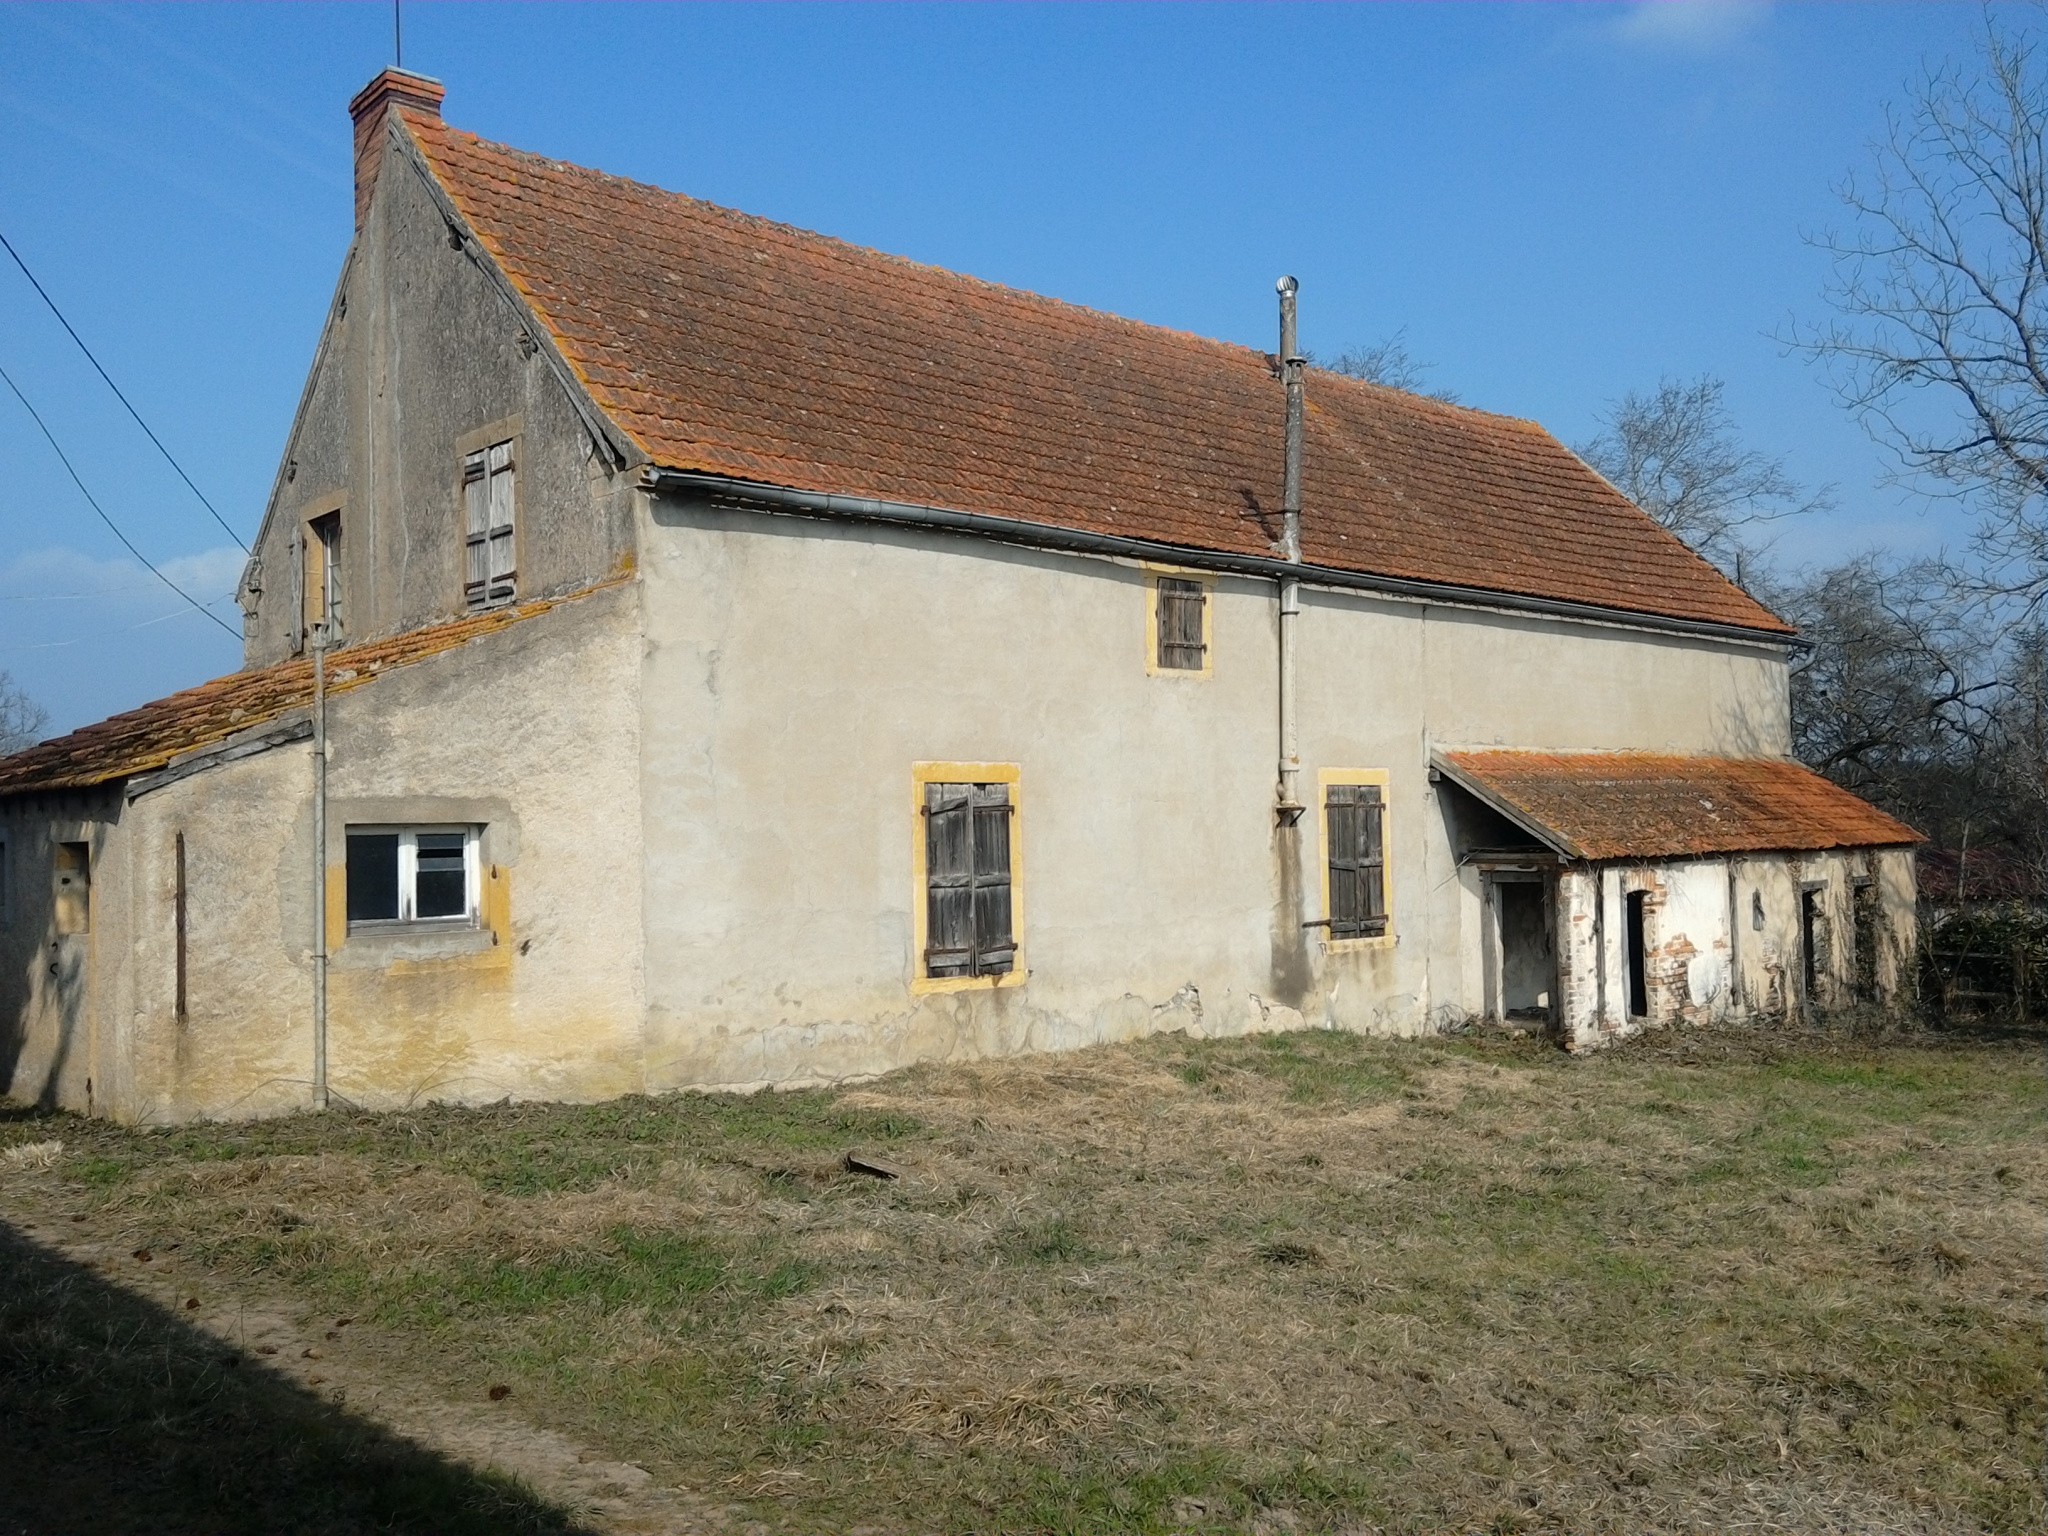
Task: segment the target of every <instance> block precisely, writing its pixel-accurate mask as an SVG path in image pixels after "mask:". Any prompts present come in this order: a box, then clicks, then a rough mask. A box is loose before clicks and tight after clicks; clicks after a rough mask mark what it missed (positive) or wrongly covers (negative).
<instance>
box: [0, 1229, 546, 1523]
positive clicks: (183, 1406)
mask: <svg viewBox="0 0 2048 1536" xmlns="http://www.w3.org/2000/svg"><path fill="white" fill-rule="evenodd" d="M586 1529H587V1527H584V1526H582V1525H580V1524H578V1523H577V1522H576V1521H575V1520H574V1519H572V1518H571V1517H570V1516H569V1515H568V1514H567V1513H565V1512H564V1511H562V1510H559V1509H556V1508H554V1507H553V1506H551V1505H548V1504H546V1503H544V1502H542V1501H541V1500H539V1499H538V1498H536V1497H534V1496H533V1495H531V1494H529V1493H527V1492H525V1491H524V1490H522V1489H521V1488H519V1487H518V1486H517V1485H516V1484H514V1483H512V1482H511V1481H509V1480H507V1479H503V1478H498V1477H494V1476H492V1475H489V1474H484V1473H478V1472H474V1471H471V1470H469V1469H468V1468H465V1467H463V1466H460V1465H458V1464H456V1463H455V1462H452V1461H449V1460H447V1459H446V1458H444V1457H442V1456H440V1455H437V1454H436V1453H434V1452H432V1451H429V1450H426V1449H424V1448H422V1447H420V1446H417V1445H414V1444H412V1443H411V1442H410V1441H407V1440H404V1439H401V1438H399V1437H398V1436H396V1435H393V1434H391V1433H390V1432H389V1431H387V1430H384V1429H382V1428H380V1427H379V1426H377V1425H376V1424H374V1423H372V1422H370V1421H369V1420H367V1419H364V1418H361V1417H358V1416H357V1415H355V1414H353V1413H350V1412H348V1411H347V1410H346V1409H344V1408H340V1407H337V1406H336V1405H334V1404H332V1403H329V1402H327V1401H325V1400H323V1399H322V1398H320V1397H319V1396H317V1395H316V1394H314V1393H312V1392H309V1391H307V1390H305V1389H304V1388H301V1387H299V1386H297V1385H296V1384H294V1383H292V1382H290V1381H287V1380H285V1379H284V1378H283V1377H281V1376H279V1375H278V1374H276V1373H275V1372H272V1371H269V1370H266V1369H263V1368H261V1367H259V1366H258V1365H257V1363H256V1362H255V1360H254V1359H252V1358H250V1357H246V1356H240V1355H238V1354H237V1353H236V1352H235V1351H234V1350H232V1349H231V1348H230V1347H229V1346H227V1345H225V1344H223V1343H222V1342H221V1341H220V1340H218V1339H216V1338H213V1337H212V1336H211V1335H209V1334H206V1333H202V1332H201V1331H199V1330H198V1329H196V1328H192V1327H189V1326H188V1325H186V1324H185V1323H184V1322H182V1321H180V1320H179V1319H178V1318H177V1317H175V1316H173V1315H172V1314H171V1313H169V1312H167V1311H165V1310H164V1309H163V1308H161V1307H158V1306H157V1305H155V1304H154V1303H152V1302H150V1301H147V1300H145V1299H143V1298H142V1297H139V1296H137V1295H135V1294H133V1293H132V1292H129V1291H125V1290H123V1289H121V1288H120V1287H118V1286H115V1285H111V1284H109V1283H108V1282H107V1281H105V1280H103V1279H101V1278H100V1277H99V1276H98V1275H96V1274H94V1273H93V1272H92V1271H91V1270H90V1269H87V1268H85V1267H83V1266H81V1265H79V1264H76V1263H73V1262H72V1261H70V1260H69V1259H65V1258H63V1257H60V1256H59V1255H57V1254H55V1253H53V1252H52V1251H51V1250H50V1249H48V1248H46V1247H43V1246H42V1245H40V1244H38V1243H36V1242H35V1241H34V1240H33V1239H31V1238H29V1237H28V1236H26V1235H24V1234H23V1233H21V1232H19V1231H18V1230H16V1229H14V1228H12V1227H10V1226H8V1225H6V1224H5V1223H0V1536H58V1533H71V1532H80V1533H84V1532H92V1533H96V1536H97V1533H105V1532H144V1531H147V1532H152V1533H156V1532H165V1533H170V1532H179V1533H182V1532H194V1533H197V1532H208V1533H215V1532H220V1533H226V1532H277V1531H292V1532H308V1533H319V1536H355V1533H358V1532H360V1533H365V1536H367V1533H369V1532H372V1531H375V1532H395V1531H419V1532H427V1531H432V1532H437V1533H438V1532H449V1533H456V1532H461V1533H468V1532H475V1533H478V1536H481V1533H484V1532H532V1533H549V1536H571V1533H576V1532H582V1531H585V1530H586Z"/></svg>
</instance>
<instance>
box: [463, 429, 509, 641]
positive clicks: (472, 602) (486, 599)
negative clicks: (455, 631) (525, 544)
mask: <svg viewBox="0 0 2048 1536" xmlns="http://www.w3.org/2000/svg"><path fill="white" fill-rule="evenodd" d="M512 447H513V440H510V439H508V440H507V441H505V442H502V443H493V444H491V445H490V446H489V447H488V448H480V449H478V450H477V451H476V452H475V453H469V454H465V455H463V459H462V503H463V511H464V514H465V517H466V519H467V524H466V526H467V529H468V532H467V538H466V545H467V548H466V558H467V561H468V564H467V567H466V575H465V577H464V579H463V584H462V600H463V603H464V605H465V606H467V607H470V608H495V607H497V606H498V605H499V604H500V603H509V602H511V601H512V599H513V597H514V595H515V594H516V592H517V591H518V585H519V579H518V578H519V556H518V537H517V534H516V531H515V529H514V527H513V520H514V516H515V513H516V509H517V503H518V497H517V496H516V495H515V494H514V488H515V485H516V482H515V481H514V479H513V476H514V474H515V473H516V469H515V466H514V463H513V454H512Z"/></svg>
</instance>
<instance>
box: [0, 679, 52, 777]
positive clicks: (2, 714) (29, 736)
mask: <svg viewBox="0 0 2048 1536" xmlns="http://www.w3.org/2000/svg"><path fill="white" fill-rule="evenodd" d="M49 723H50V715H49V711H48V710H46V709H44V708H43V706H42V705H40V704H38V703H37V702H36V701H35V700H34V699H32V698H30V697H29V696H28V694H27V693H25V692H24V691H23V690H22V689H21V688H20V687H19V686H17V685H16V683H15V681H14V679H13V678H12V677H11V676H9V675H8V674H7V673H5V672H0V757H5V756H6V755H7V754H8V753H10V752H19V751H20V750H21V749H22V748H23V747H28V746H33V745H34V744H35V743H36V742H38V741H40V740H41V739H42V735H43V728H44V727H45V726H47V725H48V724H49Z"/></svg>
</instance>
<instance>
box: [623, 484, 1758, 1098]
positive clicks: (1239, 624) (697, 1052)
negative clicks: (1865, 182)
mask: <svg viewBox="0 0 2048 1536" xmlns="http://www.w3.org/2000/svg"><path fill="white" fill-rule="evenodd" d="M644 539H645V544H644V548H643V555H642V571H641V575H642V580H643V581H644V583H645V585H646V603H647V610H646V624H647V635H648V642H647V662H646V683H645V705H646V722H645V728H644V736H643V739H644V743H645V751H646V775H647V787H646V801H645V804H646V807H647V816H648V822H647V827H646V846H647V860H646V871H647V874H646V879H647V894H646V898H645V905H646V910H647V912H648V921H649V937H648V954H649V967H648V983H647V985H648V1007H649V1039H650V1061H649V1075H650V1080H651V1081H653V1082H655V1083H723V1084H745V1083H755V1082H769V1081H790V1080H800V1079H809V1078H829V1077H836V1076H843V1075H847V1074H851V1073H861V1072H874V1071H880V1070H885V1069H887V1068H889V1067H892V1066H895V1065H898V1064H900V1063H903V1062H906V1061H910V1060H915V1059H920V1058H929V1057H934V1056H950V1055H976V1054H982V1053H989V1052H997V1051H1003V1050H1010V1049H1018V1048H1025V1047H1049V1046H1056V1045H1068V1044H1079V1043H1084V1042H1088V1041H1093V1040H1099V1039H1111V1038H1118V1037H1121V1036H1125V1035H1129V1034H1133V1033H1138V1032H1142V1031H1146V1030H1151V1029H1157V1028H1168V1029H1171V1028H1179V1027H1186V1028H1191V1029H1197V1030H1206V1031H1238V1030H1243V1029H1249V1028H1259V1027H1274V1026H1282V1025H1288V1024H1295V1023H1299V1022H1303V1021H1307V1022H1313V1023H1323V1024H1330V1025H1334V1026H1339V1027H1345V1028H1359V1029H1382V1030H1416V1029H1420V1028H1424V1027H1427V1026H1428V1025H1429V1024H1430V1023H1432V1022H1433V1021H1436V1020H1440V1019H1441V1018H1443V1017H1447V1016H1451V1015H1455V1014H1460V1013H1464V1012H1470V1011H1474V1010H1476V1009H1477V1008H1478V1007H1480V1006H1481V991H1480V978H1479V974H1478V969H1477V964H1476V961H1475V960H1474V959H1473V958H1472V957H1473V956H1474V955H1476V954H1477V952H1478V949H1479V943H1478V936H1479V920H1480V914H1479V905H1478V891H1477V886H1476V883H1475V880H1474V879H1473V878H1468V876H1467V873H1466V872H1461V871H1460V870H1458V869H1457V867H1456V865H1455V862H1454V860H1453V857H1452V843H1451V840H1450V837H1449V835H1448V833H1447V829H1446V814H1447V813H1446V811H1445V809H1444V808H1443V807H1442V806H1441V805H1440V804H1438V803H1437V801H1436V798H1435V797H1436V794H1437V791H1436V790H1435V789H1434V788H1433V787H1432V786H1431V785H1430V784H1429V782H1428V773H1427V768H1428V757H1429V752H1430V749H1431V747H1432V746H1433V745H1436V744H1443V745H1476V744H1486V743H1494V742H1504V743H1511V744H1514V745H1517V746H1525V747H1557V748H1573V747H1589V748H1590V747H1606V748H1627V747H1641V748H1657V749H1664V750H1677V751H1759V750H1774V749H1779V748H1782V746H1783V744H1784V741H1785V735H1786V725H1785V691H1784V670H1783V664H1782V659H1781V657H1780V655H1779V653H1778V652H1777V651H1776V650H1775V649H1773V648H1761V647H1751V646H1746V645H1740V644H1722V643H1719V642H1713V641H1676V640H1667V639H1662V638H1653V637H1646V636H1643V635H1642V634H1640V633H1639V632H1636V631H1631V630H1627V629H1621V628H1608V627H1599V626H1591V625H1583V624H1571V623H1566V622H1564V621H1551V620H1535V619H1522V618H1509V617H1504V616H1499V615H1486V616H1476V615H1471V614H1466V613H1461V612H1458V611H1456V610H1451V609H1447V608H1441V607H1422V606H1418V605H1414V604H1406V603H1399V602H1394V601H1390V600H1376V599H1371V598H1363V597H1354V596H1349V595H1342V594H1325V593H1310V594H1308V595H1307V600H1306V603H1305V608H1304V613H1303V616H1302V619H1301V621H1300V626H1299V629H1300V636H1301V651H1300V664H1299V671H1298V678H1299V682H1300V696H1301V712H1300V739H1301V749H1302V761H1303V795H1304V798H1305V799H1306V798H1312V796H1313V791H1314V788H1315V786H1316V782H1317V775H1318V773H1319V771H1320V770H1323V769H1359V770H1371V769H1378V770H1385V771H1386V772H1387V773H1388V776H1389V779H1388V794H1389V813H1388V823H1387V826H1388V831H1387V838H1388V853H1389V858H1390V861H1391V869H1392V881H1393V886H1392V905H1393V912H1394V923H1393V928H1394V937H1393V939H1392V941H1391V942H1390V943H1384V944H1376V945H1372V944H1368V945H1348V946H1335V947H1333V946H1330V945H1329V944H1327V943H1326V942H1324V941H1323V940H1322V939H1321V938H1320V937H1318V936H1317V935H1315V934H1314V933H1312V932H1309V933H1305V932H1304V930H1303V929H1302V928H1301V926H1300V925H1301V923H1302V922H1303V921H1305V920H1309V919H1312V918H1315V917H1319V916H1321V915H1322V913H1323V905H1322V902H1323V897H1322V876H1321V870H1322V860H1323V857H1324V855H1323V849H1322V820H1321V816H1320V814H1319V813H1318V812H1317V811H1315V810H1313V809H1312V810H1311V812H1310V814H1308V815H1307V816H1305V817H1304V818H1303V820H1302V822H1301V824H1300V828H1299V832H1298V834H1296V835H1298V837H1299V840H1300V841H1299V873H1298V879H1299V883H1300V886H1301V889H1300V891H1299V893H1298V895H1297V896H1292V897H1291V896H1289V895H1288V894H1287V893H1285V892H1284V891H1283V886H1284V885H1285V884H1286V883H1287V881H1288V880H1289V878H1290V874H1289V871H1290V869H1291V868H1292V867H1293V866H1292V863H1291V861H1290V860H1288V859H1287V858H1286V857H1285V856H1284V855H1285V850H1286V847H1287V843H1288V840H1289V839H1288V835H1287V834H1284V833H1281V832H1278V831H1276V827H1275V819H1274V815H1273V810H1272V803H1273V782H1274V765H1275V751H1276V746H1275V743H1276V735H1275V715H1274V710H1275V705H1274V678H1275V672H1276V665H1277V663H1276V655H1275V651H1276V638H1275V620H1274V598H1273V589H1272V586H1271V584H1270V583H1266V582H1259V581H1252V580H1238V579H1233V578H1229V577H1224V578H1221V579H1219V580H1217V581H1216V583H1215V588H1214V598H1213V601H1214V615H1213V645H1214V649H1213V669H1212V673H1211V675H1209V676H1208V677H1206V678H1199V679H1198V678H1194V677H1187V676H1178V677H1177V676H1158V675H1150V674H1148V669H1147V667H1146V664H1145V663H1146V644H1145V634H1146V627H1145V621H1146V610H1147V602H1148V595H1147V586H1146V573H1145V572H1144V571H1143V570H1141V569H1139V568H1137V567H1135V566H1129V565H1121V564H1116V563H1112V562H1107V561H1101V560H1093V559H1086V558H1081V557H1068V556H1063V555H1057V554H1051V553H1046V552H1041V551H1032V550H1025V549H1020V548H1012V547H1006V546H1002V545H998V544H994V543H991V542H988V541H985V540H980V541H977V540H965V539H956V538H949V537H947V536H943V535H936V534H932V535H927V534H921V533H917V532H912V531H905V530H883V529H876V528H871V527H854V526H848V525H843V524H832V523H826V522H821V521H814V520H805V519H795V518H780V517H774V516H769V515H761V514H752V513H744V512H735V511H725V510H712V509H709V508H705V507H701V506H692V505H687V504H681V503H672V502H662V503H660V504H659V505H658V506H656V507H655V508H654V509H653V510H652V512H651V514H650V520H649V523H648V525H647V527H646V529H645V533H644ZM935 760H936V761H954V762H963V763H974V762H987V763H1009V764H1015V765H1017V766H1018V768H1019V769H1020V783H1019V799H1020V807H1019V811H1018V814H1017V817H1016V827H1017V836H1018V857H1019V859H1020V862H1021V863H1022V864H1023V866H1024V873H1023V874H1022V876H1021V878H1020V881H1019V903H1020V909H1021V912H1022V918H1021V929H1020V937H1021V939H1022V942H1023V946H1024V965H1025V966H1026V968H1027V969H1028V972H1029V979H1028V980H1027V981H1026V982H1025V983H1024V984H1023V985H1021V986H1016V987H1014V988H989V989H986V990H976V991H970V992H952V993H947V994H943V995H939V996H916V995H913V991H912V987H911V982H912V979H913V976H914V974H915V970H916V965H915V956H914V955H913V953H912V948H913V941H912V933H913V928H914V903H915V901H916V899H917V896H916V891H917V886H916V875H915V871H914V869H913V867H912V849H913V815H914V811H913V806H912V796H911V776H912V767H913V764H915V763H917V762H920V761H935Z"/></svg>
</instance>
